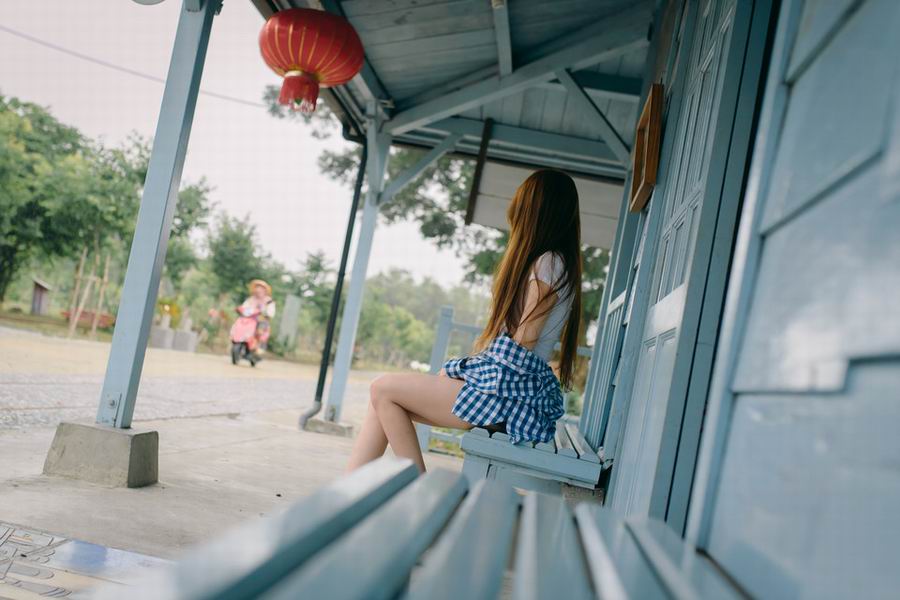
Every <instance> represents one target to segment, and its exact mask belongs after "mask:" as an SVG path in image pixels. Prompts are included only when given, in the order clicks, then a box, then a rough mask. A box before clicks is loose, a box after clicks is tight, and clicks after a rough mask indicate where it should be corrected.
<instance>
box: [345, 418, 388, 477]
mask: <svg viewBox="0 0 900 600" xmlns="http://www.w3.org/2000/svg"><path fill="white" fill-rule="evenodd" d="M387 443H388V439H387V436H385V435H384V430H383V429H382V428H381V421H379V420H378V415H377V414H375V407H374V406H372V402H371V401H370V402H369V406H368V407H367V408H366V418H365V420H364V421H363V424H362V429H360V430H359V435H358V436H356V441H355V442H353V450H352V451H351V452H350V460H349V461H348V462H347V470H348V471H353V470H354V469H358V468H359V467H361V466H363V465H364V464H366V463H367V462H371V461H373V460H375V459H376V458H378V457H379V456H381V455H382V454H384V451H385V449H386V448H387Z"/></svg>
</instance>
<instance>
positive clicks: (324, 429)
mask: <svg viewBox="0 0 900 600" xmlns="http://www.w3.org/2000/svg"><path fill="white" fill-rule="evenodd" d="M306 431H312V432H314V433H327V434H329V435H336V436H340V437H346V438H349V437H353V425H350V424H349V423H337V422H335V421H326V420H324V419H310V420H309V421H307V422H306Z"/></svg>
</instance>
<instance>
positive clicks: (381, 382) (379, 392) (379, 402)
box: [369, 374, 391, 410]
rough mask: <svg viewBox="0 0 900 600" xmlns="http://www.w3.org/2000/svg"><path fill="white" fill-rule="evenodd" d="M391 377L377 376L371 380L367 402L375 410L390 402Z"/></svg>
mask: <svg viewBox="0 0 900 600" xmlns="http://www.w3.org/2000/svg"><path fill="white" fill-rule="evenodd" d="M390 390H391V375H390V374H387V375H379V376H378V377H376V378H375V379H373V380H372V383H371V384H370V385H369V401H370V402H371V403H372V406H373V407H374V408H375V410H378V408H379V407H380V406H384V404H385V403H387V402H390V398H391V391H390Z"/></svg>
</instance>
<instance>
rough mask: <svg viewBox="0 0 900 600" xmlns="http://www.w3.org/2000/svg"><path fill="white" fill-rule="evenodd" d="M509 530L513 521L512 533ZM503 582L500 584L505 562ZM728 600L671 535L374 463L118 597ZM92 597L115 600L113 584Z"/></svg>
mask: <svg viewBox="0 0 900 600" xmlns="http://www.w3.org/2000/svg"><path fill="white" fill-rule="evenodd" d="M517 525H518V527H517ZM513 555H514V556H515V559H514V561H512V562H513V575H512V578H511V580H507V579H506V577H505V573H506V568H507V566H508V565H509V563H510V560H511V557H512V556H513ZM507 582H508V583H509V584H510V586H511V590H510V591H511V595H512V597H513V598H553V597H557V596H559V597H564V598H566V600H575V599H578V598H592V597H597V596H598V595H599V596H600V597H604V598H628V597H634V598H731V597H738V596H739V594H738V592H737V591H736V590H735V589H734V588H733V587H732V586H731V584H729V583H728V581H727V580H725V579H724V578H723V577H722V576H721V575H720V574H719V573H718V572H717V571H716V569H715V568H714V566H713V565H711V563H710V562H709V560H708V559H706V558H704V557H702V556H700V555H698V554H697V553H696V552H695V551H694V550H693V549H692V548H690V547H688V546H686V545H685V544H684V543H683V542H682V540H681V539H680V538H678V537H677V536H676V535H675V534H674V533H672V531H671V530H670V529H668V528H667V527H666V526H665V525H663V524H661V523H655V522H623V521H622V520H621V519H618V518H617V517H615V516H614V515H613V514H612V513H610V512H609V511H607V510H605V509H602V508H600V507H599V506H597V505H588V504H582V505H580V506H578V507H577V508H576V509H575V511H574V513H573V511H572V510H571V508H570V507H569V505H568V504H567V503H566V502H565V501H564V500H563V499H562V498H560V497H558V496H546V495H541V494H528V495H525V496H524V497H523V496H520V495H519V494H517V493H516V492H515V491H514V490H513V489H512V488H511V487H509V486H507V485H504V484H501V483H498V482H496V481H485V480H482V481H479V482H477V483H476V484H475V485H473V486H471V487H470V485H469V484H468V483H467V480H466V479H465V477H463V476H462V475H460V474H458V473H453V472H450V471H442V470H437V471H433V472H430V473H428V474H426V475H425V476H423V477H418V478H417V477H416V471H415V467H414V466H413V465H412V463H411V462H410V461H406V460H403V461H400V460H395V459H381V460H379V461H376V462H375V463H372V464H371V465H368V466H366V467H364V468H363V469H360V470H359V471H356V472H354V473H352V474H350V475H348V476H346V477H344V478H342V479H340V480H338V481H336V482H335V483H333V484H331V485H330V486H328V487H326V488H324V489H322V490H320V491H319V492H318V493H316V494H314V495H313V496H310V497H309V498H306V499H305V500H303V501H301V502H298V503H297V504H295V505H294V506H293V507H291V508H290V509H289V510H287V511H285V512H283V513H281V514H278V515H273V516H270V517H267V518H264V519H262V520H259V521H255V522H253V523H249V524H245V525H243V526H241V527H239V528H237V529H235V530H234V531H231V532H230V533H228V534H226V535H224V536H223V537H221V538H219V539H217V540H213V541H212V542H210V543H208V544H205V545H203V546H200V547H198V548H197V549H196V550H194V551H193V552H191V553H190V554H189V555H188V556H186V557H185V559H184V560H182V561H180V562H178V563H176V564H174V565H173V566H171V567H170V568H167V569H165V570H163V571H160V572H156V573H150V574H148V575H147V576H146V578H144V579H142V580H139V581H137V582H136V583H135V585H134V586H133V587H132V588H131V589H129V590H128V593H127V597H128V598H139V599H140V598H154V599H159V600H167V599H168V600H171V599H175V598H178V599H184V600H200V599H212V598H223V599H229V600H237V599H245V598H267V599H281V598H300V597H303V598H329V599H341V598H347V599H350V598H352V599H360V600H361V599H364V598H365V599H370V598H376V599H377V598H384V599H389V598H395V597H398V596H405V597H407V598H413V599H419V598H421V599H423V600H424V599H428V600H432V599H437V598H447V599H450V598H453V599H457V598H476V599H477V598H496V597H497V595H498V594H499V593H500V591H501V589H502V588H503V586H504V584H505V583H507ZM93 597H95V598H110V599H111V598H121V597H123V590H122V588H121V587H120V586H115V587H111V588H105V589H101V590H98V591H97V592H96V593H95V594H94V596H93Z"/></svg>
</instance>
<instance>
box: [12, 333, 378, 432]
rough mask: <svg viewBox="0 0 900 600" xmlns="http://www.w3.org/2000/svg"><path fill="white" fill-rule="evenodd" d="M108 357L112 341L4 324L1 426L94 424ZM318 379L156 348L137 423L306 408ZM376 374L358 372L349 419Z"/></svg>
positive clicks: (267, 365) (290, 367)
mask: <svg viewBox="0 0 900 600" xmlns="http://www.w3.org/2000/svg"><path fill="white" fill-rule="evenodd" d="M108 356H109V344H107V343H103V342H89V341H83V340H67V339H63V338H55V337H49V336H44V335H40V334H36V333H31V332H27V331H22V330H17V329H9V328H5V327H0V429H9V428H27V427H34V426H55V425H56V424H57V423H59V422H60V421H83V420H93V418H94V416H95V414H96V411H97V401H98V399H99V397H100V387H101V385H102V382H103V373H104V370H105V368H106V360H107V357H108ZM317 376H318V369H317V368H315V367H313V366H310V365H298V364H294V363H286V362H281V361H274V360H273V361H264V362H263V363H261V364H260V365H259V366H257V367H256V368H251V367H250V365H249V364H247V363H243V364H241V365H239V366H234V365H232V364H231V363H230V361H229V359H228V357H226V356H214V355H210V354H186V353H184V352H175V351H173V350H157V349H151V350H149V351H148V352H147V359H146V361H145V365H144V377H143V379H142V382H141V388H140V392H139V394H138V402H137V405H136V408H135V412H134V419H135V421H143V420H148V419H171V418H179V417H198V416H206V415H227V414H237V413H250V412H261V411H267V410H279V409H290V408H305V407H307V406H309V405H310V404H311V403H312V401H313V398H314V396H315V386H316V378H317ZM374 376H375V374H374V373H368V372H354V373H352V374H351V378H350V382H349V385H348V386H347V398H346V399H345V407H346V410H345V414H344V417H345V419H347V420H349V421H351V422H354V421H359V419H361V416H362V414H363V411H364V410H365V402H366V398H367V390H368V382H369V381H371V379H372V378H373V377H374ZM325 389H326V393H327V390H328V387H327V386H326V388H325Z"/></svg>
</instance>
